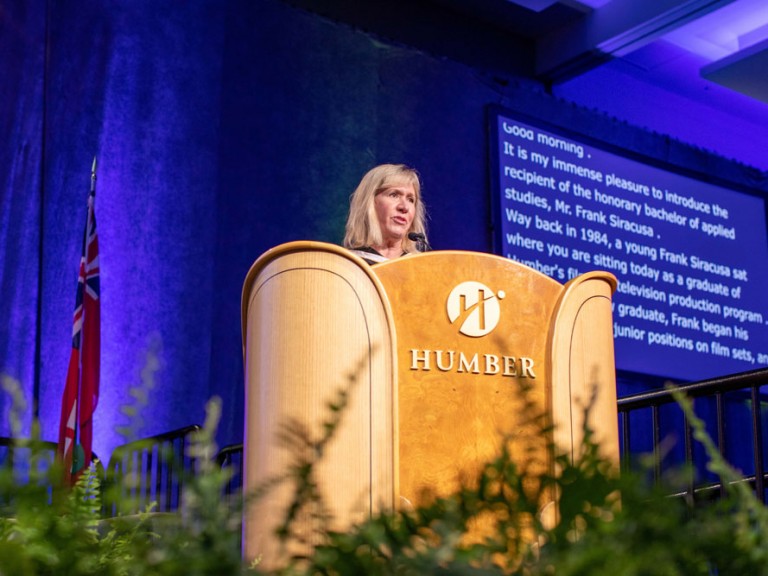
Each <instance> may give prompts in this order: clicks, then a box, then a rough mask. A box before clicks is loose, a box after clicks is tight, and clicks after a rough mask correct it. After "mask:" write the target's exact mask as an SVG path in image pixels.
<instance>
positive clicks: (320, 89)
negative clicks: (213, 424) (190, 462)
mask: <svg viewBox="0 0 768 576" xmlns="http://www.w3.org/2000/svg"><path fill="white" fill-rule="evenodd" d="M415 25H416V24H414V23H411V28H413V26H415ZM429 34H430V32H429V23H425V25H424V28H423V29H422V30H420V31H419V34H416V35H412V37H414V36H415V37H418V36H420V35H421V36H424V37H426V35H429ZM433 34H434V33H433ZM395 40H397V39H395ZM440 40H441V41H442V44H445V38H442V39H440ZM434 45H435V46H439V45H440V42H435V43H434ZM455 48H456V46H454V50H455ZM515 58H516V56H515V54H510V55H509V61H510V62H514V60H515ZM0 66H1V67H2V70H3V81H2V82H1V83H0V147H2V154H0V240H1V242H2V244H0V259H1V261H2V265H1V266H0V319H2V320H3V322H4V324H5V327H4V329H3V332H2V333H0V373H2V374H3V375H5V376H6V377H7V378H9V379H12V380H13V381H16V382H18V383H19V385H20V387H21V389H22V391H23V392H24V394H25V396H26V398H27V400H28V403H29V404H28V407H27V408H26V410H25V411H24V412H23V415H24V422H25V426H26V427H27V429H28V426H29V423H30V421H31V418H32V416H33V414H35V413H36V412H37V413H38V414H39V417H40V419H41V422H42V425H43V434H44V436H45V437H46V438H48V439H51V440H54V439H56V434H57V428H58V420H59V410H60V399H61V393H62V389H63V386H64V378H65V372H66V367H67V362H68V359H69V354H70V342H71V332H72V312H73V308H74V304H75V288H76V279H77V266H78V261H79V257H80V249H81V242H82V230H83V226H84V222H85V210H86V198H87V192H88V186H89V180H90V168H91V163H92V161H93V158H94V156H96V157H98V182H97V194H96V213H97V220H98V230H99V240H100V248H101V253H100V254H101V299H102V303H101V306H102V316H101V320H102V329H101V341H102V355H101V360H102V362H101V395H100V400H99V406H98V408H97V410H96V421H95V438H94V448H95V450H96V452H97V453H98V454H99V455H101V456H102V457H103V458H106V457H108V456H109V454H110V453H111V451H112V449H113V448H114V446H116V445H117V444H120V443H121V442H123V438H122V437H121V436H120V435H118V434H117V432H116V426H117V425H126V424H129V422H128V420H127V419H126V417H124V416H123V415H122V414H121V411H120V410H121V407H123V406H125V405H126V404H130V403H132V402H133V400H132V396H131V394H130V393H129V391H130V389H131V388H132V387H145V388H147V389H148V391H149V396H148V398H149V400H148V406H147V407H145V408H144V409H143V411H142V416H143V420H144V422H143V425H142V426H141V428H140V429H138V430H136V431H135V433H136V434H139V435H149V434H156V433H160V432H165V431H168V430H172V429H175V428H178V427H182V426H185V425H188V424H192V423H201V422H202V421H203V418H204V405H205V402H206V401H207V400H208V399H209V398H210V397H211V396H213V395H219V396H221V397H222V399H223V403H224V418H223V421H222V425H221V430H220V435H219V441H220V443H221V444H227V443H230V442H237V441H240V440H241V438H242V426H243V422H242V415H243V407H242V402H243V400H242V395H243V370H242V357H241V354H242V351H241V342H240V332H239V326H240V318H239V313H240V308H239V303H240V290H241V287H242V282H243V279H244V277H245V274H246V272H247V270H248V268H249V266H250V265H251V263H252V262H253V261H254V260H255V259H256V258H257V257H258V256H259V255H260V254H261V253H262V252H263V251H264V250H266V249H268V248H270V247H272V246H275V245H277V244H281V243H283V242H287V241H290V240H298V239H310V240H320V241H327V242H339V241H340V240H341V238H342V235H343V226H344V219H345V214H346V209H347V201H348V197H349V194H350V193H351V192H352V190H353V189H354V187H355V186H356V184H357V182H358V180H359V178H360V177H361V176H362V174H363V173H364V172H365V171H366V170H368V169H369V168H371V167H372V166H374V165H376V164H379V163H382V162H405V163H407V164H410V165H412V166H415V167H416V168H418V169H419V170H420V171H421V173H422V175H423V180H424V197H425V200H426V202H427V204H428V207H429V211H430V214H431V220H430V228H431V232H432V233H431V240H432V244H433V246H434V247H436V248H443V249H462V250H476V251H490V250H491V246H492V243H491V230H490V221H491V217H490V207H489V192H488V169H487V135H486V120H485V107H486V106H487V105H489V104H500V105H503V106H505V107H506V108H508V109H512V110H518V111H520V112H524V113H526V114H529V115H532V116H534V117H538V118H542V119H546V120H548V121H550V122H554V123H560V124H563V125H566V126H569V127H570V128H571V129H572V130H575V131H588V132H589V133H590V134H592V135H593V136H597V137H602V138H605V139H606V140H608V141H610V142H614V143H616V144H618V145H622V146H625V147H629V148H631V149H634V150H636V151H638V152H642V153H645V154H649V155H651V156H654V157H658V158H664V159H672V160H674V161H679V162H681V163H683V164H685V165H687V166H688V167H689V168H693V169H710V170H718V171H719V172H720V173H721V174H725V175H730V176H732V177H734V178H737V179H741V180H743V181H749V182H752V183H755V182H757V183H758V184H759V181H758V180H759V179H760V178H761V177H762V172H760V171H759V170H753V169H750V168H746V167H743V166H741V165H739V164H736V163H730V162H728V161H725V160H723V159H722V158H717V157H713V156H712V155H710V154H708V153H707V152H705V151H703V150H700V149H699V148H707V149H709V150H711V151H714V152H717V153H719V154H721V155H722V156H726V157H729V158H743V159H749V160H750V161H751V160H752V159H754V158H755V156H754V148H755V147H754V146H747V143H745V142H744V139H743V138H741V137H740V134H743V133H744V131H745V126H743V125H738V123H729V122H726V121H724V119H722V118H720V119H719V120H721V121H720V122H719V123H718V125H719V128H718V130H717V132H716V133H714V132H701V131H700V132H699V133H695V134H689V133H688V132H686V130H685V128H684V126H682V125H678V124H676V122H677V121H676V116H677V114H676V109H675V108H674V106H677V107H678V108H677V111H679V110H680V109H681V108H682V107H683V106H685V104H684V103H675V102H672V105H673V108H670V107H669V106H666V105H662V104H661V102H662V99H663V98H664V95H660V94H654V95H652V97H653V98H656V99H657V100H655V103H654V102H647V103H648V106H650V107H651V108H654V107H655V108H656V109H657V110H663V115H661V114H660V116H659V117H658V118H656V121H655V123H654V124H653V129H655V130H661V131H663V132H665V133H667V134H670V135H671V136H672V137H673V138H674V137H676V136H678V135H685V136H686V137H687V138H688V144H691V145H692V146H688V145H686V144H685V143H678V142H676V141H674V140H670V141H667V142H666V144H665V145H664V146H663V147H659V145H658V142H659V140H658V139H657V138H651V137H645V136H644V135H645V134H647V133H644V132H642V131H640V130H637V129H636V128H634V127H633V126H632V124H633V123H635V124H638V125H640V126H647V123H646V116H645V112H643V113H642V114H638V117H633V116H632V112H631V109H630V108H629V107H628V106H622V105H621V104H615V103H614V104H615V105H616V106H617V109H621V110H622V111H623V112H624V113H625V114H626V115H625V116H624V117H622V118H621V119H618V120H617V119H615V118H613V117H611V116H607V115H601V114H600V113H598V112H597V111H595V110H591V109H588V108H583V107H579V106H578V105H577V104H574V101H575V102H578V101H579V100H580V99H581V100H583V101H585V102H587V103H588V104H589V105H590V106H591V105H592V100H591V98H592V97H591V96H590V95H589V94H590V90H589V87H581V88H580V87H579V86H578V85H573V86H572V87H571V88H570V92H569V94H568V97H569V98H571V99H572V101H567V100H561V99H558V98H555V97H552V96H551V95H548V94H546V93H545V91H544V89H543V87H541V86H539V85H538V84H536V83H535V82H533V81H530V80H526V79H523V78H519V77H515V76H514V75H512V74H506V75H505V74H504V73H503V71H502V72H499V71H498V70H497V71H494V72H493V73H490V72H488V71H486V70H481V69H479V68H477V67H473V66H472V65H470V64H468V63H467V62H456V61H451V60H449V59H446V58H443V57H441V54H439V53H434V54H432V53H428V52H424V51H421V50H420V49H415V48H409V47H407V46H405V45H403V44H402V43H399V42H390V39H389V38H386V37H380V36H378V35H376V34H373V33H370V32H368V31H363V30H358V29H355V28H354V27H352V26H349V25H346V24H344V23H343V22H335V21H331V20H328V19H325V18H323V17H321V16H318V15H315V14H312V13H310V12H308V11H305V10H302V9H300V8H296V7H294V6H292V5H291V4H290V3H287V2H281V1H280V0H257V1H250V0H229V1H214V0H192V1H187V2H174V1H170V0H168V1H157V0H132V1H130V2H119V3H116V2H111V3H102V2H93V1H88V0H66V1H62V2H46V0H11V1H9V2H4V3H3V8H2V11H0ZM605 94H606V95H607V94H611V95H614V94H615V95H616V98H617V99H622V100H621V101H622V102H624V101H626V98H624V97H623V96H621V93H620V91H616V90H608V89H606V90H605ZM605 97H606V98H607V97H608V96H605ZM632 99H633V100H632V101H633V102H634V101H636V100H638V99H640V100H642V101H643V102H645V100H644V99H643V97H642V96H640V95H639V94H638V92H637V91H636V90H633V92H632ZM686 112H687V116H686V118H689V117H690V115H691V114H694V113H695V112H696V111H695V110H690V109H687V110H686ZM701 112H702V113H703V114H706V115H707V117H710V118H716V119H717V112H716V111H712V110H706V109H702V111H701ZM725 120H727V119H725ZM763 129H764V128H762V127H761V128H760V130H763ZM757 133H758V131H757V129H755V134H757ZM732 134H733V137H730V136H731V135H732ZM761 134H762V133H761ZM0 408H2V414H1V416H2V418H0V434H2V435H5V434H8V433H9V429H8V417H7V416H8V411H9V410H10V401H9V399H8V396H6V395H0Z"/></svg>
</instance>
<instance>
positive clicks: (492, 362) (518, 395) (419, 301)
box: [374, 251, 562, 504]
mask: <svg viewBox="0 0 768 576" xmlns="http://www.w3.org/2000/svg"><path fill="white" fill-rule="evenodd" d="M374 271H375V273H376V275H377V276H378V277H379V279H381V281H382V284H383V285H384V289H385V290H386V292H387V295H388V297H389V300H390V305H391V308H392V314H393V316H394V320H395V330H396V332H397V341H398V365H399V369H398V397H399V430H400V445H399V450H400V495H401V496H402V497H404V498H405V499H407V500H408V501H410V502H412V503H413V504H418V503H422V502H421V501H420V497H419V496H420V493H421V492H422V491H423V490H424V489H425V488H428V489H429V490H430V491H433V492H434V493H435V494H436V495H441V496H444V495H448V494H450V493H452V492H454V491H455V490H457V489H458V488H459V482H460V481H464V480H469V479H472V478H474V477H475V476H476V475H477V473H478V472H479V471H480V469H481V467H482V465H483V464H485V463H487V462H489V461H490V460H491V459H492V458H494V457H495V456H497V455H498V454H499V452H500V448H501V442H502V440H503V439H504V438H509V439H511V443H512V447H513V448H512V452H513V454H514V453H517V454H520V455H523V454H525V455H526V457H527V458H528V460H529V461H528V462H527V465H529V466H537V465H538V466H539V468H540V469H539V472H544V471H545V470H544V469H541V467H544V466H550V465H551V458H550V457H549V455H548V453H547V450H546V449H547V443H548V441H549V440H550V439H548V438H546V437H544V436H542V434H541V423H540V422H539V424H536V423H535V422H534V421H533V419H534V418H536V417H540V416H542V415H543V414H544V413H545V412H546V410H547V407H548V401H549V398H550V395H551V383H550V378H549V373H548V370H549V368H548V366H547V362H546V358H547V336H548V326H549V319H550V317H551V315H552V311H553V310H554V308H555V304H556V303H557V300H558V298H559V296H560V293H561V291H562V285H560V284H559V283H557V282H555V281H554V280H552V279H550V278H549V277H547V276H545V275H543V274H540V273H538V272H535V271H533V270H531V269H530V268H527V267H525V266H523V265H521V264H518V263H516V262H513V261H511V260H509V259H506V258H500V257H498V256H492V255H487V254H476V253H467V252H449V251H445V252H432V253H427V254H419V255H414V256H412V257H407V258H400V259H398V260H391V261H388V262H385V263H382V264H378V265H376V266H374ZM534 471H535V469H534Z"/></svg>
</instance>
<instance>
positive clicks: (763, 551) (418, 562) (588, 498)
mask: <svg viewBox="0 0 768 576" xmlns="http://www.w3.org/2000/svg"><path fill="white" fill-rule="evenodd" d="M4 384H5V385H6V388H12V386H9V385H8V381H7V379H6V380H4ZM11 392H13V390H11ZM678 401H679V402H680V404H681V406H682V407H683V409H684V410H685V411H686V413H687V415H688V418H689V420H690V421H691V422H692V426H693V429H694V435H695V436H696V438H697V439H698V440H699V441H701V442H702V443H703V445H704V447H705V449H706V450H707V452H708V455H709V458H710V469H711V470H712V471H713V472H715V473H717V474H718V475H719V476H720V478H721V479H722V480H723V482H724V484H725V485H726V486H727V489H726V491H725V495H724V497H723V498H721V499H719V500H718V501H714V502H709V503H706V504H698V505H696V506H691V505H690V504H689V502H688V501H687V500H686V499H684V498H679V497H670V496H668V494H669V493H671V489H669V488H665V487H664V485H663V484H662V485H653V484H651V483H649V482H647V481H646V480H645V478H646V476H648V475H644V474H635V473H626V474H621V475H618V474H616V473H615V471H614V470H612V467H611V464H610V463H609V462H607V461H605V460H604V459H602V458H600V456H599V454H598V450H597V446H596V445H595V444H594V442H593V441H591V436H590V434H589V431H588V430H587V431H586V441H585V442H584V445H583V449H582V452H581V453H580V454H579V455H578V456H577V458H576V460H575V462H571V461H570V460H569V458H567V457H565V456H558V457H557V458H556V460H557V466H556V469H557V470H558V471H557V473H555V474H551V475H543V476H542V475H540V474H537V475H536V476H535V477H533V476H531V474H530V473H529V472H528V471H526V470H525V469H521V468H520V466H519V465H517V464H516V463H515V461H514V459H513V458H512V456H511V454H509V453H508V452H506V451H502V452H501V453H500V454H499V455H498V456H497V457H496V458H495V459H494V460H493V461H491V462H489V463H488V464H487V465H486V466H485V467H484V469H483V471H482V473H481V474H480V475H479V477H478V478H476V479H475V481H474V482H472V483H470V484H469V485H467V486H466V487H465V488H463V489H461V490H460V491H459V492H458V493H456V494H453V495H452V496H450V497H447V498H433V499H432V500H431V501H430V502H431V503H430V504H428V505H426V506H422V507H419V508H416V509H415V510H411V511H395V512H389V513H385V514H381V515H378V516H375V517H372V518H370V519H369V520H368V521H367V522H365V523H363V524H360V525H356V526H353V527H351V528H350V529H349V530H348V531H346V532H343V533H341V532H334V531H331V530H329V529H327V525H328V520H329V518H328V517H327V513H326V512H325V508H324V506H323V497H322V494H321V492H320V490H319V488H318V486H317V483H316V481H315V477H314V466H315V464H316V461H315V460H314V458H316V457H317V456H316V455H317V454H321V453H322V447H323V446H324V444H325V443H327V442H328V441H329V438H330V437H331V436H332V434H333V432H334V430H335V427H336V425H337V424H338V422H339V420H340V419H341V418H342V417H343V410H344V405H345V396H344V394H343V393H342V394H340V396H339V399H338V400H337V401H335V402H333V403H331V405H330V406H329V411H330V416H329V418H328V422H326V423H324V425H323V426H322V429H323V432H322V433H321V434H320V436H319V437H317V438H314V437H312V435H311V434H310V433H309V432H308V431H306V430H299V431H298V434H297V433H296V430H294V431H293V434H292V436H293V440H291V441H292V442H298V443H300V444H302V445H303V446H304V449H302V450H297V451H296V454H297V456H296V462H295V465H294V466H292V468H291V471H290V473H289V474H288V475H287V476H286V477H284V478H280V479H276V480H275V482H289V483H291V485H292V488H293V490H294V494H295V501H294V503H293V505H292V506H291V507H290V509H289V511H288V512H287V513H286V518H285V522H284V523H283V524H282V525H281V528H280V532H279V534H280V538H282V539H283V540H284V541H287V540H289V539H291V538H295V537H296V531H295V530H294V524H295V522H296V518H298V517H302V516H303V517H306V514H305V513H309V514H313V515H314V517H315V518H316V519H317V520H318V522H316V529H315V533H314V534H312V541H313V542H314V543H315V544H314V545H313V546H312V547H310V548H308V549H307V553H306V554H304V555H302V556H294V557H285V558H284V562H282V564H281V565H280V566H278V567H271V568H270V569H269V570H267V569H266V568H265V567H262V566H260V565H259V563H258V561H256V562H250V563H249V562H247V561H245V560H243V559H242V558H241V554H240V528H241V518H242V505H240V504H239V503H238V502H235V503H233V502H232V501H231V500H229V499H225V498H224V497H223V496H222V494H223V488H224V486H225V484H226V483H227V482H228V480H229V479H230V474H231V473H230V472H229V471H227V470H222V469H221V468H220V467H219V466H218V465H217V464H216V463H215V460H214V455H215V452H216V446H215V444H214V441H213V437H214V431H215V428H216V424H217V422H218V414H219V406H218V402H216V401H212V402H211V403H209V406H208V419H207V422H206V425H205V427H204V429H203V430H202V432H201V433H200V434H199V435H198V437H196V438H195V440H194V442H193V448H192V449H193V451H194V454H193V455H194V456H195V457H196V458H197V462H198V469H197V471H196V473H195V474H194V475H192V474H190V473H189V472H188V471H184V470H181V469H180V470H178V474H180V475H182V478H183V482H184V495H183V501H184V507H183V510H181V511H180V512H179V513H177V514H165V515H160V514H155V513H153V512H152V509H151V507H150V509H147V510H145V511H143V512H141V513H139V514H124V515H120V514H118V516H116V517H114V518H103V517H102V509H103V507H102V504H104V503H105V502H107V503H114V499H115V498H116V497H115V494H116V493H117V492H115V493H113V492H112V488H109V487H104V486H102V485H101V481H100V478H99V475H98V474H97V473H96V472H95V470H93V469H92V470H91V471H90V472H89V473H86V474H84V475H82V476H81V477H80V480H79V481H78V484H77V486H76V487H75V488H74V489H71V490H69V489H65V488H64V487H63V486H62V485H61V483H60V481H59V478H60V470H58V469H57V468H56V466H55V465H53V466H50V465H48V464H47V461H45V457H44V455H43V454H42V452H40V451H38V450H37V449H36V444H35V440H34V439H33V440H30V441H27V442H25V443H20V444H23V448H25V449H27V450H28V451H29V465H28V466H26V467H25V470H24V471H23V473H22V474H20V473H19V470H18V468H13V467H11V466H10V463H9V462H5V463H4V465H3V466H2V469H0V506H1V507H2V508H1V509H0V510H1V513H2V514H1V516H0V574H2V575H14V576H17V575H18V576H25V575H48V574H51V575H54V574H55V575H72V576H78V575H85V574H98V575H107V576H108V575H113V574H114V575H126V576H128V575H144V574H146V575H177V574H178V575H217V576H218V575H221V576H226V575H234V574H285V575H310V574H312V575H314V574H332V575H361V574H372V575H376V574H381V575H390V574H393V575H394V574H397V575H425V574H446V575H447V574H456V575H460V574H461V575H464V574H466V575H481V574H482V575H486V574H488V575H491V574H520V575H531V576H533V575H549V574H557V575H558V576H567V575H577V574H585V575H586V574H588V575H602V574H605V575H610V576H617V575H641V574H649V575H651V574H652V575H686V576H688V575H698V574H702V575H712V574H734V575H743V574H768V539H767V536H766V535H768V512H766V508H765V507H764V506H763V504H762V503H760V502H759V501H758V500H757V499H756V498H755V496H754V494H753V493H752V491H751V489H750V488H749V487H748V486H747V485H745V484H744V483H742V482H739V481H738V480H739V477H738V475H737V474H736V473H735V472H734V471H733V470H731V468H730V467H729V466H728V465H727V464H726V463H725V462H724V461H723V459H722V458H721V457H720V455H719V453H718V451H717V449H716V447H715V446H714V445H713V444H712V442H711V440H710V439H709V438H708V437H707V436H706V434H705V432H704V426H703V424H702V423H701V422H700V421H699V420H698V419H697V418H696V417H695V415H694V414H693V412H692V410H691V407H690V405H689V403H688V402H687V401H686V400H685V399H684V398H679V399H678ZM546 432H547V431H546V430H542V433H546ZM33 436H34V435H33ZM313 448H314V449H313ZM313 455H315V456H313ZM687 473H688V472H686V471H679V474H687ZM671 480H673V479H670V481H671ZM125 481H128V479H126V480H125ZM470 486H471V487H470ZM122 492H124V491H122ZM553 493H556V494H559V500H558V515H559V522H556V523H553V522H551V521H547V516H548V515H547V514H544V515H542V514H541V510H540V509H541V503H542V502H543V501H545V500H546V499H547V495H548V494H553ZM268 497H269V487H268V486H265V487H264V490H263V491H259V492H258V493H257V494H256V495H250V496H248V497H247V498H245V505H247V503H248V502H249V501H250V500H252V499H253V498H268ZM116 504H117V505H118V510H120V509H126V510H127V509H131V508H130V506H128V507H124V508H121V506H125V505H126V504H130V503H126V502H117V503H116ZM489 519H492V520H490V521H489ZM478 522H482V523H483V524H484V525H485V526H486V527H489V529H487V530H484V531H483V538H482V539H478V538H471V537H469V535H470V533H472V532H473V531H472V527H473V526H474V525H476V524H477V523H478Z"/></svg>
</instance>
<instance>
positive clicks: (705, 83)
mask: <svg viewBox="0 0 768 576" xmlns="http://www.w3.org/2000/svg"><path fill="white" fill-rule="evenodd" d="M432 4H434V5H440V6H441V7H443V8H446V9H450V10H454V11H456V12H457V13H460V14H464V15H465V16H466V17H468V18H473V19H477V20H480V21H485V22H487V23H489V24H490V23H493V24H494V25H495V26H496V27H499V28H503V29H505V30H506V31H507V32H508V33H511V34H514V35H516V36H519V37H524V38H526V39H528V40H529V41H530V42H532V44H533V58H532V61H533V76H534V77H536V78H538V79H540V80H543V81H545V82H547V83H549V84H550V85H557V84H559V83H565V82H568V81H569V80H570V79H572V78H573V77H575V76H583V75H584V74H588V73H589V72H590V71H591V70H594V69H596V68H598V67H600V66H604V65H606V64H608V63H610V64H611V65H612V66H622V67H623V69H624V70H625V71H629V72H631V73H633V74H634V75H636V76H638V77H642V78H643V79H645V80H646V81H647V82H649V83H653V84H654V85H656V86H659V87H663V88H666V89H668V90H670V91H672V92H675V93H679V94H681V95H683V96H685V97H690V98H697V97H699V96H701V94H702V93H704V92H707V94H706V97H707V99H708V101H709V102H710V103H711V102H712V98H713V92H714V94H715V95H717V94H723V96H724V97H725V98H726V99H727V97H728V92H737V93H740V94H743V95H746V96H748V97H749V98H751V99H754V100H756V101H758V102H760V103H761V104H768V1H766V0H432ZM724 104H727V103H725V102H724ZM727 105H732V104H727Z"/></svg>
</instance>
